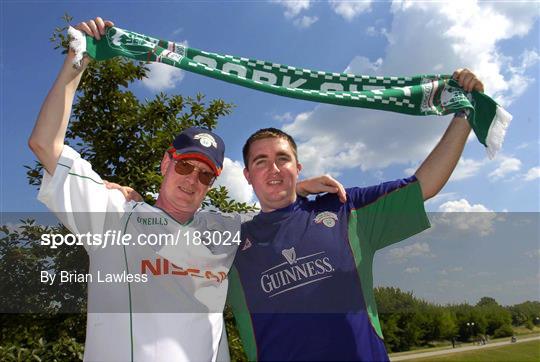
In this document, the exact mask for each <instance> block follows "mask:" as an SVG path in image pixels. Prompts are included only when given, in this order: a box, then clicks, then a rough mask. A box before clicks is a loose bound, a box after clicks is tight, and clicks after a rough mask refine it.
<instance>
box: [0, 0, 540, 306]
mask: <svg viewBox="0 0 540 362" xmlns="http://www.w3.org/2000/svg"><path fill="white" fill-rule="evenodd" d="M0 12H1V13H0V18H1V29H0V30H1V31H0V32H1V35H0V37H1V39H0V51H1V56H0V58H1V59H0V69H1V74H0V76H1V88H0V92H1V93H0V96H1V97H0V98H1V101H0V102H1V103H0V108H1V111H0V112H1V114H0V117H1V125H0V127H1V128H0V131H1V132H0V133H1V145H0V162H1V168H0V173H1V178H0V210H1V211H2V212H4V213H6V212H23V213H24V212H36V211H44V210H45V208H44V207H43V205H41V204H40V203H39V202H38V201H37V200H36V195H37V191H36V189H35V188H34V187H32V186H29V185H28V183H27V180H26V175H25V168H24V167H23V165H32V164H33V162H34V160H35V158H34V156H33V155H32V153H31V152H30V150H29V149H28V147H27V139H28V136H29V135H30V132H31V130H32V127H33V124H34V122H35V119H36V117H37V114H38V112H39V109H40V106H41V103H42V101H43V99H44V98H45V96H46V94H47V92H48V90H49V88H50V86H51V85H52V82H53V81H54V79H55V77H56V75H57V72H58V70H59V69H60V66H61V64H62V61H63V56H62V55H61V54H60V52H59V51H57V50H54V49H53V47H52V46H51V43H50V42H49V37H50V36H51V34H52V32H53V30H54V28H55V27H57V26H63V22H62V20H61V16H62V15H63V14H64V13H66V12H67V13H68V14H70V15H71V16H73V24H74V25H75V24H76V23H78V22H80V21H84V20H87V19H89V18H93V17H95V16H98V15H99V16H101V17H102V18H104V19H110V20H113V21H114V22H115V24H116V25H117V26H119V27H121V28H124V29H128V30H132V31H136V32H139V33H143V34H147V35H150V36H154V37H157V38H161V39H168V40H173V41H176V42H183V43H185V44H187V45H188V46H189V47H194V48H198V49H202V50H207V51H212V52H217V53H222V54H232V55H238V56H243V57H249V58H255V59H261V60H268V61H274V62H278V63H281V64H287V65H293V66H299V67H302V68H310V69H314V70H325V71H331V72H343V71H346V72H351V73H357V74H367V75H386V76H388V75H396V76H407V75H416V74H433V73H441V74H443V73H445V74H451V73H452V72H453V71H454V70H456V69H458V68H469V69H471V70H473V71H474V72H475V73H476V74H477V75H478V77H479V78H480V79H481V80H482V81H483V82H484V84H485V89H486V93H487V94H489V95H490V96H492V97H493V98H494V99H496V100H497V101H498V102H499V103H500V104H501V105H503V106H504V107H505V109H506V110H507V111H509V112H510V113H511V114H512V115H513V117H514V119H513V121H512V123H511V125H510V127H509V129H508V133H507V136H506V140H505V143H504V145H503V148H502V150H501V151H500V152H499V154H498V155H497V157H496V158H495V159H493V160H490V159H488V158H487V156H486V152H485V150H484V147H483V146H482V145H481V144H480V143H479V142H478V141H477V140H476V139H475V138H474V136H471V137H470V138H469V141H468V143H467V145H466V148H465V152H464V154H463V157H462V159H461V160H460V162H459V164H458V166H457V169H456V170H455V172H454V174H453V176H452V177H451V179H450V181H449V182H448V184H447V185H446V186H445V187H444V189H443V190H442V191H441V193H440V194H439V195H438V196H437V197H435V198H434V199H432V200H430V201H428V202H427V203H426V208H427V210H428V211H431V212H436V213H437V214H435V216H434V218H435V219H436V220H435V221H433V220H432V223H433V224H434V225H435V227H434V228H432V230H431V231H430V232H428V233H424V234H422V235H421V236H419V237H416V238H411V239H409V240H406V241H404V242H402V243H400V244H398V245H396V246H391V247H388V248H386V249H384V250H382V251H381V252H380V253H379V255H378V256H377V258H376V262H375V281H376V284H378V285H393V286H399V287H401V288H403V289H405V290H413V291H414V292H415V294H416V295H417V296H419V297H422V298H425V299H427V300H430V301H434V302H438V303H449V302H462V301H468V302H470V303H476V301H477V300H478V299H479V298H480V297H482V296H484V295H490V296H494V297H496V299H497V300H499V301H500V302H501V303H503V304H512V303H518V302H521V301H523V300H526V299H535V300H540V287H539V285H540V268H539V259H540V241H539V240H540V237H539V230H540V229H539V227H538V226H539V223H538V215H539V214H538V212H539V205H540V202H539V201H540V200H539V199H540V194H539V187H538V186H539V180H540V166H539V146H540V144H539V140H540V137H539V127H538V118H539V106H538V99H539V83H538V82H539V69H540V68H539V61H540V49H539V47H540V46H539V38H540V22H539V18H540V3H539V2H537V1H536V2H533V1H525V2H510V1H508V2H494V1H484V2H479V1H472V0H471V1H452V2H450V1H448V2H446V1H430V2H428V1H421V2H420V1H394V2H392V1H358V2H342V1H316V2H315V1H289V2H286V1H227V2H209V1H186V2H178V1H159V2H143V1H136V2H135V1H134V2H125V1H123V2H114V1H110V2H103V1H99V2H92V1H84V2H78V1H70V2H67V1H54V2H49V1H40V2H38V1H32V2H25V1H3V2H1V4H0ZM149 15H150V16H149ZM150 68H151V72H150V76H149V78H148V79H145V80H143V81H140V82H137V83H136V84H134V85H133V87H132V90H133V91H134V92H135V94H136V95H137V96H138V97H139V98H140V99H144V98H149V99H151V98H152V97H153V96H154V95H155V94H157V93H158V92H161V91H162V92H165V93H169V94H182V95H184V96H189V95H192V96H193V95H195V94H196V93H197V92H202V93H204V94H205V95H206V96H207V99H208V100H211V99H214V98H222V99H224V100H226V101H228V102H231V103H234V104H235V108H234V111H233V113H232V114H231V115H229V116H227V117H223V118H222V119H220V120H219V125H218V127H217V129H216V132H217V133H219V134H220V135H222V137H223V139H224V141H225V143H226V145H227V151H226V157H227V158H226V160H225V167H224V172H223V175H222V176H221V177H220V179H219V184H222V185H225V186H227V187H228V188H229V190H230V194H231V195H232V196H233V197H234V198H235V199H237V200H240V201H247V202H256V198H255V196H254V194H253V192H252V190H251V188H250V187H249V186H248V185H247V183H246V182H245V181H244V179H243V175H242V168H243V162H242V157H241V147H242V145H243V142H244V141H245V139H246V138H247V137H248V136H249V135H250V134H251V133H253V132H254V131H256V130H257V129H259V128H263V127H277V128H280V129H283V130H285V131H286V132H289V133H290V134H291V135H293V136H294V137H295V139H296V140H297V143H298V145H299V159H300V162H301V163H302V164H303V167H304V168H303V171H302V176H303V177H308V176H313V175H319V174H323V173H329V174H331V175H333V176H334V177H337V178H338V179H339V180H340V181H341V182H342V183H343V184H344V185H345V186H346V187H352V186H368V185H372V184H377V183H380V182H382V181H385V180H391V179H396V178H402V177H406V176H409V175H411V174H412V173H414V171H415V169H416V168H417V167H418V166H419V164H420V163H421V162H422V160H423V159H424V158H425V157H426V156H427V155H428V153H429V151H430V150H431V149H432V148H433V147H434V146H435V144H436V143H437V141H438V140H439V138H440V137H441V136H442V134H443V132H444V130H445V128H446V127H447V125H448V123H449V121H450V119H451V117H450V116H445V117H431V116H430V117H412V116H405V115H399V114H395V113H390V112H381V111H373V110H365V109H357V108H348V107H339V106H332V105H322V104H317V103H313V102H308V101H300V100H294V99H288V98H284V97H278V96H274V95H270V94H266V93H261V92H256V91H253V90H250V89H247V88H242V87H239V86H236V85H232V84H228V83H224V82H220V81H217V80H214V79H210V78H205V77H202V76H199V75H196V74H190V73H186V72H184V71H181V70H179V69H175V68H171V67H167V66H164V65H161V64H157V65H154V64H151V65H150ZM449 213H456V214H455V215H454V216H448V219H449V220H450V221H448V220H447V222H446V224H444V221H443V222H442V223H443V225H447V226H448V225H452V224H454V226H455V227H453V228H448V229H449V231H448V232H447V233H445V234H444V235H441V234H437V230H441V227H440V223H441V221H440V220H439V219H438V217H439V216H441V215H442V216H444V215H449ZM465 213H467V214H465ZM469 213H475V214H469ZM460 215H466V216H465V217H462V218H460V217H459V216H460ZM442 216H441V217H442ZM443 219H444V217H443ZM524 220H525V221H524ZM527 220H529V221H527ZM471 221H472V222H473V225H471V227H470V228H468V229H466V230H465V231H464V230H462V228H461V227H460V225H465V224H467V222H469V223H470V222H471ZM486 224H488V225H490V226H489V227H487V226H486ZM516 225H517V226H516ZM520 225H529V227H520ZM486 228H488V229H489V230H488V231H486V230H487V229H486ZM443 229H444V228H443ZM452 230H454V231H455V233H452V232H451V231H452ZM456 230H457V231H456ZM509 230H514V231H515V232H516V233H517V234H519V237H513V236H512V235H510V234H509V233H508V231H509ZM501 263H502V264H504V266H505V268H501ZM506 268H508V270H511V272H510V271H508V272H507V269H506ZM479 285H482V286H483V287H482V288H478V286H479Z"/></svg>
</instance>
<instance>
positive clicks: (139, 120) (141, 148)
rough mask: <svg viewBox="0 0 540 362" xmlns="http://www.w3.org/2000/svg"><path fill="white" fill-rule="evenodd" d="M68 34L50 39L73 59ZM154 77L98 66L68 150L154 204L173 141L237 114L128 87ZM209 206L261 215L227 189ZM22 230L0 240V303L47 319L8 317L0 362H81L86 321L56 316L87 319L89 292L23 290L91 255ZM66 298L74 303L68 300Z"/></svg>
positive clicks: (35, 230) (115, 65) (38, 229)
mask: <svg viewBox="0 0 540 362" xmlns="http://www.w3.org/2000/svg"><path fill="white" fill-rule="evenodd" d="M64 20H65V21H66V22H67V23H69V21H71V17H69V15H67V14H66V15H65V16H64ZM66 29H67V26H66V27H63V28H56V29H55V31H54V33H53V35H52V37H51V42H52V43H53V44H54V45H55V49H60V50H62V52H63V53H66V51H67V45H68V39H67V37H66V35H65V34H64V31H65V30H66ZM147 74H148V68H146V67H145V64H144V63H140V62H132V61H130V60H127V59H123V58H115V59H111V60H107V61H103V62H91V63H90V64H89V66H88V67H87V70H86V72H85V73H84V75H83V77H82V80H81V83H80V86H79V88H78V93H77V98H76V101H75V104H74V106H73V112H72V116H71V119H70V124H69V128H68V130H67V134H66V143H67V144H69V145H70V146H72V147H73V148H75V149H77V150H78V151H79V152H80V154H81V156H82V157H83V158H85V159H87V160H88V161H90V162H91V163H92V166H93V168H94V170H95V171H96V172H97V173H98V174H100V175H101V176H102V177H103V178H104V179H106V180H109V181H114V182H117V183H120V184H122V185H130V186H131V187H133V188H135V189H136V190H144V191H147V193H145V194H144V195H143V196H144V198H145V201H147V202H149V203H153V202H154V201H155V200H154V195H155V194H156V193H157V192H158V191H159V185H160V184H161V181H162V176H161V174H160V172H159V167H160V161H161V159H162V157H163V154H164V151H165V150H166V149H167V147H168V146H169V145H170V142H171V140H172V137H174V136H175V135H177V134H178V133H180V132H181V131H182V130H183V129H185V128H188V127H191V126H203V127H207V128H209V129H213V128H214V127H215V126H216V125H217V121H218V119H219V118H220V117H223V116H226V115H228V114H230V113H231V111H232V108H233V106H232V104H230V103H227V102H225V101H223V100H221V99H215V100H212V101H210V102H207V101H206V100H205V97H204V96H203V95H202V94H197V95H195V96H194V97H184V96H181V95H172V96H169V95H166V94H164V93H160V94H158V95H156V96H155V98H154V99H151V100H145V101H144V102H141V101H140V100H138V99H137V98H136V97H135V95H134V94H133V92H131V91H130V89H129V87H130V85H132V84H133V83H134V82H135V81H137V80H141V79H143V78H144V77H146V76H147ZM25 167H26V168H27V169H28V170H27V176H28V181H29V183H30V184H31V185H35V186H39V185H40V184H41V172H42V166H41V165H40V164H39V163H38V162H36V163H35V164H34V165H33V166H25ZM209 205H211V206H214V207H216V208H218V209H220V210H222V211H225V212H231V211H238V212H246V211H252V210H255V209H256V208H255V206H254V205H248V204H246V203H240V202H236V201H234V200H232V199H230V198H229V196H228V192H227V190H226V188H224V187H218V188H215V189H212V190H211V191H210V192H209V193H208V197H207V199H206V200H205V201H204V204H203V206H209ZM23 224H24V223H23ZM55 228H56V229H55V232H64V233H65V232H67V230H65V229H64V228H63V226H61V225H58V226H56V227H55ZM21 230H22V231H12V230H8V229H6V228H3V229H2V230H1V232H2V233H3V234H4V235H3V236H2V234H0V236H1V239H0V240H1V244H0V248H1V249H0V253H1V254H0V271H2V273H1V278H2V280H1V282H2V283H1V284H0V285H1V286H2V288H9V292H7V293H4V290H2V296H1V298H2V299H6V298H7V302H8V303H11V304H14V305H17V306H18V307H24V308H25V309H24V310H27V311H33V312H35V311H36V310H40V311H41V314H39V315H36V314H34V315H17V314H11V315H3V316H2V326H3V328H2V334H1V340H0V345H1V346H2V347H1V348H0V360H10V359H16V358H21V357H20V356H23V357H22V359H31V358H34V359H37V358H41V359H45V360H54V359H57V360H73V359H77V358H81V356H82V350H83V342H84V335H82V334H83V332H81V331H84V327H82V328H81V325H82V326H84V325H85V318H86V316H85V314H84V313H82V314H75V315H69V314H57V313H56V312H58V308H59V307H60V306H61V307H62V308H64V307H66V306H69V303H71V307H72V308H73V309H74V310H75V311H77V312H81V309H82V311H84V306H85V303H86V289H85V287H84V284H81V285H82V290H57V291H55V292H54V293H53V292H51V291H45V292H44V291H43V290H42V289H43V288H44V286H43V285H35V289H33V291H38V292H37V293H20V291H23V290H29V289H28V288H25V287H27V286H25V285H24V283H26V282H27V281H29V280H33V281H34V280H35V279H36V275H35V274H34V273H36V271H37V270H48V269H50V270H54V269H57V270H60V268H63V270H69V271H77V272H82V273H85V272H86V271H87V268H88V264H87V263H88V259H87V255H86V253H85V251H84V249H83V248H82V247H70V248H67V249H64V248H59V249H56V250H51V249H49V248H46V247H42V246H40V245H39V239H40V235H41V234H42V233H49V232H51V229H48V228H47V227H44V226H37V225H35V224H34V223H33V221H31V220H29V221H28V222H27V223H26V224H25V225H23V227H22V229H21ZM14 267H16V268H18V269H17V270H18V271H17V274H15V273H13V269H11V268H14ZM4 271H6V272H5V273H4ZM15 276H17V277H15ZM41 284H43V283H41ZM68 284H71V283H68ZM75 285H79V284H78V283H75ZM66 295H68V296H72V297H71V298H67V299H66ZM2 301H3V302H6V300H2ZM55 302H56V303H55ZM66 303H67V304H66ZM4 305H6V304H4ZM7 305H9V304H7ZM227 320H228V324H229V325H228V328H227V329H228V331H229V332H231V333H235V329H234V328H232V326H231V325H230V324H231V323H232V321H231V320H232V318H230V316H229V318H228V319H227ZM73 326H77V327H78V328H79V333H74V331H73V329H72V327H73ZM48 331H54V333H49V332H48ZM231 341H234V343H236V344H235V345H233V346H231V351H232V353H233V356H232V358H233V359H234V360H242V359H245V356H244V355H243V350H242V347H241V345H240V344H239V339H238V338H237V336H236V337H235V336H233V337H232V338H231ZM53 352H54V353H53ZM17 356H19V357H17Z"/></svg>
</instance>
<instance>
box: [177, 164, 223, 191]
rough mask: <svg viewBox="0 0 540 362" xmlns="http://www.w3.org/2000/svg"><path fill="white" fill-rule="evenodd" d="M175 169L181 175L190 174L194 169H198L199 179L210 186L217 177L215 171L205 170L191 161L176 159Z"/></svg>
mask: <svg viewBox="0 0 540 362" xmlns="http://www.w3.org/2000/svg"><path fill="white" fill-rule="evenodd" d="M174 163H175V165H174V170H175V171H176V173H177V174H179V175H184V176H185V175H189V174H191V173H192V172H193V171H194V170H197V172H198V176H199V181H200V182H201V183H202V184H203V185H206V186H210V185H211V184H212V183H213V182H214V180H215V179H216V175H214V173H213V172H209V171H205V170H203V169H201V168H199V167H197V166H195V165H192V164H191V163H189V162H187V161H184V160H174Z"/></svg>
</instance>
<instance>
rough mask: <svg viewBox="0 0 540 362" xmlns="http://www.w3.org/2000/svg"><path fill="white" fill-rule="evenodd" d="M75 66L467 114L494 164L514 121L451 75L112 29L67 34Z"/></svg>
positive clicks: (424, 112) (418, 110)
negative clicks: (221, 47) (85, 61)
mask: <svg viewBox="0 0 540 362" xmlns="http://www.w3.org/2000/svg"><path fill="white" fill-rule="evenodd" d="M68 33H69V35H70V36H71V42H70V47H71V48H72V49H73V50H75V53H76V56H75V60H74V64H75V65H76V66H78V65H80V62H81V60H82V57H83V55H84V54H85V53H86V54H88V55H89V56H90V57H91V58H93V59H96V60H105V59H110V58H113V57H115V56H124V57H127V58H130V59H134V60H140V61H152V62H161V63H164V64H168V65H171V66H174V67H178V68H181V69H184V70H187V71H190V72H194V73H198V74H202V75H205V76H208V77H212V78H216V79H220V80H224V81H226V82H230V83H235V84H238V85H242V86H244V87H248V88H253V89H257V90H260V91H263V92H268V93H273V94H277V95H280V96H285V97H291V98H298V99H304V100H309V101H314V102H321V103H330V104H337V105H342V106H351V107H361V108H371V109H378V110H383V111H391V112H398V113H404V114H410V115H418V116H420V115H446V114H451V113H455V112H457V111H459V110H465V111H466V112H468V114H469V115H468V120H469V123H470V125H471V127H472V128H473V130H474V132H475V134H476V137H477V138H478V140H479V141H480V142H481V143H482V144H483V145H484V146H486V147H487V153H488V156H489V157H490V158H493V157H494V156H495V154H496V152H497V151H498V150H499V149H500V148H501V145H502V142H503V140H504V136H505V133H506V128H507V127H508V124H509V123H510V121H511V119H512V116H511V115H510V114H509V113H508V112H506V111H505V110H504V109H503V108H502V107H501V106H499V105H498V104H497V103H496V102H495V101H494V100H493V99H491V98H490V97H488V96H487V95H485V94H483V93H479V92H476V91H473V92H471V93H467V92H465V91H464V90H463V89H461V88H460V86H459V85H458V84H457V82H455V81H454V80H453V79H451V76H450V75H417V76H412V77H380V76H377V77H374V76H367V75H358V74H349V73H329V72H322V71H314V70H309V69H305V68H298V67H292V66H287V65H284V64H279V63H272V62H266V61H261V60H255V59H249V58H243V57H235V56H232V55H221V54H217V53H210V52H205V51H202V50H197V49H194V48H188V47H186V46H184V45H182V44H178V43H174V42H171V41H165V40H159V39H155V38H152V37H149V36H147V35H142V34H137V33H134V32H131V31H127V30H123V29H120V28H116V27H110V28H107V31H106V35H105V36H103V37H102V38H101V40H99V41H97V40H96V39H94V38H93V37H89V36H85V34H84V33H82V32H80V31H78V30H76V29H74V28H71V27H70V28H69V30H68Z"/></svg>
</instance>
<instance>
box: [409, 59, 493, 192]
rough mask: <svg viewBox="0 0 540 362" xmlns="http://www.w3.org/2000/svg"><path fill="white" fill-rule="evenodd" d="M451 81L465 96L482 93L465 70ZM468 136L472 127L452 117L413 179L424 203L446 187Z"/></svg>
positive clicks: (463, 118) (474, 78) (457, 72)
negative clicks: (418, 187) (454, 81)
mask: <svg viewBox="0 0 540 362" xmlns="http://www.w3.org/2000/svg"><path fill="white" fill-rule="evenodd" d="M453 78H454V79H456V80H457V81H458V83H459V85H460V86H461V87H463V89H464V90H465V91H467V92H471V91H473V90H476V91H478V92H483V91H484V85H483V84H482V82H481V81H480V80H479V79H478V78H476V76H475V75H474V74H473V73H472V72H471V71H470V70H468V69H458V70H456V71H455V72H454V75H453ZM470 132H471V127H470V126H469V122H468V121H467V119H466V118H465V115H460V116H455V117H454V118H453V119H452V121H451V122H450V125H449V126H448V128H447V129H446V132H445V133H444V135H443V137H442V138H441V140H440V141H439V143H438V144H437V146H435V148H434V149H433V150H432V151H431V153H430V154H429V156H428V157H427V158H426V159H425V160H424V162H423V163H422V165H421V166H420V167H419V168H418V170H416V173H415V175H416V178H417V179H418V181H419V182H420V186H421V188H422V196H423V197H424V200H427V199H429V198H432V197H433V196H435V195H437V193H439V191H440V190H441V189H442V188H443V186H444V185H445V184H446V182H447V181H448V179H449V178H450V175H451V174H452V172H453V171H454V169H455V167H456V165H457V163H458V161H459V158H460V157H461V154H462V152H463V148H464V147H465V142H466V141H467V137H468V136H469V133H470Z"/></svg>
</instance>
